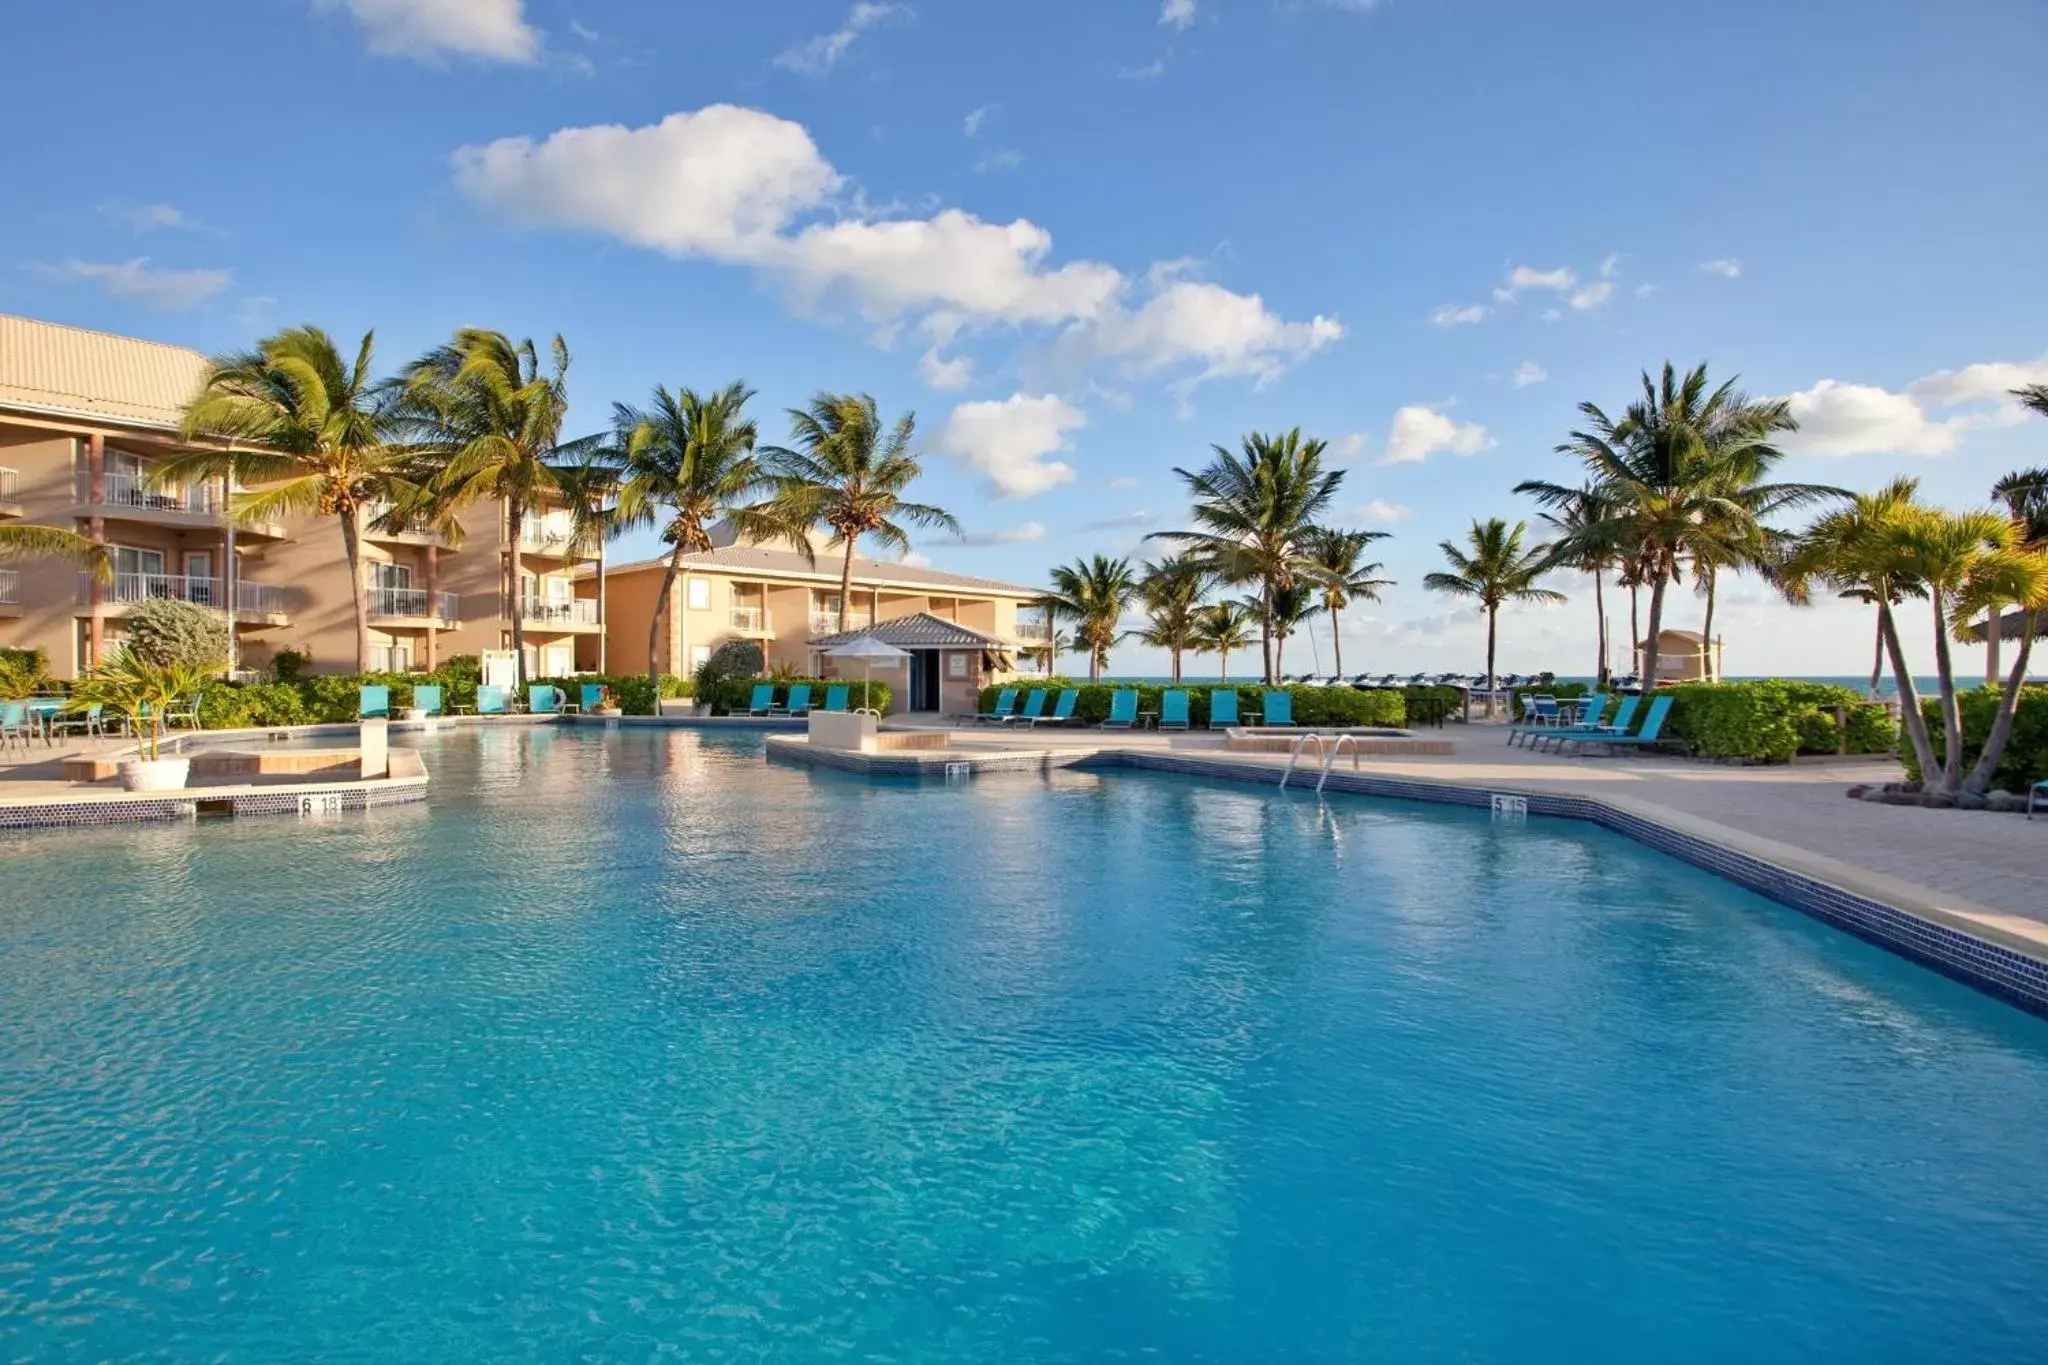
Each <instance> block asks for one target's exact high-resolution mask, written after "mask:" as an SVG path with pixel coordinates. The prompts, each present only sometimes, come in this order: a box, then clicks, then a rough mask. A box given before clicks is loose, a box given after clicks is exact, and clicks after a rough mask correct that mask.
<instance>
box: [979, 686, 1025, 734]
mask: <svg viewBox="0 0 2048 1365" xmlns="http://www.w3.org/2000/svg"><path fill="white" fill-rule="evenodd" d="M1016 709H1017V689H1016V688H1014V687H1006V688H1004V689H1003V690H1002V691H1000V692H998V693H996V704H995V705H994V706H993V707H991V708H990V709H989V710H986V711H976V712H975V713H974V714H973V715H972V716H971V717H969V719H971V720H972V721H974V723H975V724H977V725H981V724H985V723H987V722H989V721H994V722H995V723H996V724H998V725H1002V724H1005V723H1007V722H1008V721H1009V719H1010V714H1011V713H1012V712H1013V711H1015V710H1016Z"/></svg>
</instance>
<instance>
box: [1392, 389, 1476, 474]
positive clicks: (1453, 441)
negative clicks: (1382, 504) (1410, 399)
mask: <svg viewBox="0 0 2048 1365" xmlns="http://www.w3.org/2000/svg"><path fill="white" fill-rule="evenodd" d="M1497 444H1499V443H1498V442H1496V441H1495V440H1494V439H1493V437H1491V436H1489V435H1487V434H1486V428H1485V427H1482V426H1480V425H1479V424H1478V423H1477V422H1454V421H1452V420H1451V419H1450V418H1449V417H1446V416H1445V415H1444V414H1443V413H1441V412H1438V411H1437V410H1436V409H1435V408H1432V407H1426V406H1424V405H1423V404H1420V403H1411V404H1409V405H1408V406H1407V407H1404V408H1402V409H1401V410H1400V411H1399V412H1396V413H1395V414H1394V420H1393V423H1392V424H1391V425H1389V426H1388V428H1387V453H1386V454H1384V455H1382V456H1381V457H1380V463H1381V464H1420V463H1421V462H1422V461H1424V460H1427V459H1428V458H1429V457H1430V456H1432V455H1435V454H1438V453H1439V452H1449V453H1450V454H1453V455H1476V454H1478V453H1479V452H1480V451H1482V450H1491V449H1493V447H1494V446H1495V445H1497Z"/></svg>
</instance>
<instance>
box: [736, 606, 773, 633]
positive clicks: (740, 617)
mask: <svg viewBox="0 0 2048 1365" xmlns="http://www.w3.org/2000/svg"><path fill="white" fill-rule="evenodd" d="M773 619H774V618H773V617H771V616H770V615H769V614H768V612H767V611H766V610H765V609H764V608H761V607H734V608H733V609H732V628H733V629H734V630H747V631H753V632H754V633H755V634H760V633H762V632H765V631H767V630H768V628H769V627H768V623H769V622H770V621H772V620H773Z"/></svg>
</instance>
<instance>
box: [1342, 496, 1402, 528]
mask: <svg viewBox="0 0 2048 1365" xmlns="http://www.w3.org/2000/svg"><path fill="white" fill-rule="evenodd" d="M1414 515H1415V509H1414V508H1412V507H1404V506H1402V505H1401V504H1400V503H1398V502H1388V501H1387V500H1386V499H1384V498H1374V499H1373V500H1372V501H1371V502H1367V503H1361V504H1360V505H1358V506H1357V507H1354V508H1352V509H1351V519H1352V520H1353V521H1363V522H1378V523H1381V524H1385V525H1391V524H1392V523H1394V522H1397V521H1407V520H1408V519H1410V518H1411V517H1413V516H1414Z"/></svg>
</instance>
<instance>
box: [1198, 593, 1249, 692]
mask: <svg viewBox="0 0 2048 1365" xmlns="http://www.w3.org/2000/svg"><path fill="white" fill-rule="evenodd" d="M1256 619H1258V613H1257V612H1255V611H1253V610H1251V609H1250V608H1247V607H1246V606H1244V605H1243V604H1242V603H1239V602H1218V603H1217V604H1216V605H1215V606H1213V607H1204V608H1203V609H1202V614H1201V616H1200V617H1199V618H1198V619H1197V621H1196V624H1195V648H1197V649H1199V650H1201V651H1202V652H1203V653H1204V654H1214V655H1215V656H1216V673H1217V676H1218V677H1219V678H1221V679H1222V680H1223V681H1224V682H1229V681H1230V651H1231V650H1233V649H1249V648H1250V647H1251V643H1252V622H1253V621H1254V620H1256Z"/></svg>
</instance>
